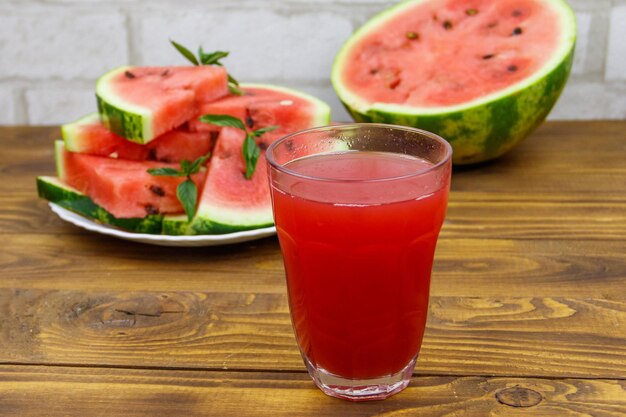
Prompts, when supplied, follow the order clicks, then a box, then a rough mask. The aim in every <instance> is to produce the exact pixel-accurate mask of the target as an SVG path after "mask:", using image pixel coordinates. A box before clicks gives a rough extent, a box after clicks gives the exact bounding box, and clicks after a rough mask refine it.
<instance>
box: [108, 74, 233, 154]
mask: <svg viewBox="0 0 626 417" xmlns="http://www.w3.org/2000/svg"><path fill="white" fill-rule="evenodd" d="M227 93H228V81H227V73H226V70H225V69H224V68H223V67H219V66H197V67H120V68H117V69H115V70H113V71H110V72H109V73H107V74H105V75H103V76H102V77H100V78H99V79H98V82H97V84H96V96H97V99H98V110H99V112H100V117H101V118H102V121H103V123H104V125H105V126H106V127H107V128H108V129H109V130H111V131H112V132H114V133H116V134H117V135H119V136H123V137H125V138H126V139H128V140H131V141H133V142H138V143H148V142H150V141H151V140H153V139H155V138H156V137H158V136H160V135H162V134H164V133H165V132H168V131H170V130H172V129H174V128H177V127H178V126H181V125H182V124H183V123H185V122H186V121H187V120H189V119H191V118H193V117H194V116H195V115H196V114H198V111H199V105H200V104H201V103H205V102H210V101H212V100H215V99H217V98H219V97H222V96H224V95H226V94H227Z"/></svg>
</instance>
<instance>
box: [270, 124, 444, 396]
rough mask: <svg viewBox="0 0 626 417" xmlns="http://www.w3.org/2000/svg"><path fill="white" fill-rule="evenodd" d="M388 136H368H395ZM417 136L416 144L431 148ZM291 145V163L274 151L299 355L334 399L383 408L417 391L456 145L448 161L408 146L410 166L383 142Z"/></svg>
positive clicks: (276, 202) (275, 193) (277, 214)
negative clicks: (412, 387)
mask: <svg viewBox="0 0 626 417" xmlns="http://www.w3.org/2000/svg"><path fill="white" fill-rule="evenodd" d="M349 126H350V125H348V126H342V127H341V128H339V129H340V130H341V129H348V128H349ZM354 126H357V128H356V129H364V128H362V127H358V126H361V125H354ZM381 126H382V125H378V127H376V125H374V126H371V125H368V127H367V129H369V130H370V131H372V130H376V129H381V130H383V131H385V129H390V128H389V127H384V126H382V127H381ZM327 129H332V130H333V131H336V130H337V129H338V128H337V127H332V128H327ZM394 129H396V128H394ZM317 130H318V131H319V130H320V129H317ZM322 130H323V129H322ZM313 131H316V129H313V130H311V131H309V132H313ZM402 132H403V135H401V136H402V137H403V138H404V137H405V136H406V138H405V139H406V140H409V139H408V138H409V137H410V136H411V135H407V134H406V132H407V130H402ZM416 132H417V133H415V132H409V133H412V134H413V135H414V136H419V137H420V138H422V137H426V139H423V140H432V139H431V137H430V136H424V135H425V133H423V132H420V131H416ZM303 134H304V135H306V134H307V132H306V131H305V132H304V133H303ZM309 134H310V133H309ZM338 136H340V137H341V134H339V135H338ZM432 136H434V135H432ZM289 138H290V137H287V138H284V139H282V140H281V141H285V140H286V141H287V142H285V143H288V142H289V140H290V139H289ZM293 139H295V140H296V142H297V139H298V136H297V134H296V135H295V136H293V137H292V139H291V140H292V145H291V146H288V145H285V146H284V149H283V151H284V152H285V153H290V154H291V157H293V159H292V160H290V157H285V156H284V155H283V156H280V155H278V154H279V153H280V150H281V145H280V143H277V144H276V145H273V146H272V147H271V148H270V149H269V150H268V154H269V155H268V161H269V162H270V164H271V166H272V169H271V170H270V179H271V185H272V187H271V188H272V197H273V207H274V218H275V222H276V226H277V231H278V238H279V241H280V246H281V250H282V253H283V258H284V264H285V271H286V275H287V287H288V295H289V305H290V311H291V316H292V321H293V325H294V329H295V333H296V337H297V340H298V344H299V346H300V350H301V352H302V355H303V358H304V360H305V363H306V364H307V366H308V368H309V371H310V373H311V376H312V377H313V379H314V380H315V382H316V383H317V385H318V386H320V388H322V390H324V392H326V393H327V394H330V395H333V396H338V397H341V398H347V399H352V400H358V399H371V398H374V399H379V398H385V397H387V396H388V395H391V394H393V393H394V392H397V391H399V390H401V389H402V388H404V387H405V386H406V384H408V380H409V378H410V375H411V373H412V370H413V365H414V361H415V358H416V356H417V353H418V351H419V348H420V345H421V341H422V336H423V333H424V325H425V322H426V316H427V311H428V292H429V285H430V273H431V268H432V262H433V256H434V251H435V245H436V242H437V236H438V234H439V230H440V228H441V225H442V223H443V220H444V216H445V211H446V204H447V196H448V189H449V183H450V182H449V181H450V161H449V155H450V151H449V145H447V143H445V144H444V143H439V142H437V144H438V145H439V147H440V149H439V151H440V152H433V149H432V148H429V147H428V146H406V144H405V145H403V146H400V148H401V149H402V150H403V151H404V152H406V151H407V150H412V152H410V153H411V154H408V155H407V154H406V153H399V152H398V151H397V150H396V148H397V145H398V143H396V144H393V143H392V144H386V145H385V144H384V141H385V139H384V136H383V137H382V138H381V139H378V140H374V142H375V143H371V142H372V135H371V134H370V135H368V141H367V142H368V143H360V145H359V144H358V143H359V141H358V136H357V137H356V139H355V137H351V138H350V139H349V143H348V142H346V141H344V140H341V139H340V140H338V141H333V140H330V141H326V140H321V139H320V138H317V140H310V141H309V142H308V143H295V145H294V143H293ZM415 140H417V139H415ZM441 141H443V140H441ZM279 142H280V141H279ZM305 142H306V141H305ZM313 143H316V144H317V145H313ZM320 143H321V144H322V146H320ZM381 144H383V145H382V146H381ZM307 145H308V148H309V149H313V152H307V151H306V149H307ZM365 145H368V146H365ZM288 148H290V149H288ZM351 148H356V149H351ZM370 148H371V149H373V150H368V149H370ZM419 149H424V150H427V151H428V152H426V153H427V154H428V155H425V156H428V158H426V157H422V156H421V155H419V152H417V150H419ZM429 149H430V150H429ZM316 151H321V152H316ZM429 152H430V153H429ZM433 153H434V154H437V153H439V154H441V155H435V156H438V158H437V157H434V156H433ZM303 154H304V155H303ZM446 158H447V159H446ZM372 381H374V382H372ZM381 381H382V382H381Z"/></svg>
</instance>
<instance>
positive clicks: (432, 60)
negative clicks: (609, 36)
mask: <svg viewBox="0 0 626 417" xmlns="http://www.w3.org/2000/svg"><path fill="white" fill-rule="evenodd" d="M575 39H576V20H575V17H574V14H573V12H572V10H571V9H570V7H569V6H568V5H567V4H566V3H565V2H564V1H562V0H497V1H493V0H409V1H405V2H401V3H400V4H398V5H396V6H394V7H392V8H390V9H388V10H386V11H384V12H383V13H381V14H380V15H378V16H376V17H374V18H373V19H371V20H370V21H369V22H367V23H366V24H365V25H364V26H363V27H361V28H360V29H359V30H358V31H357V32H356V33H355V34H354V35H353V36H352V37H351V38H350V39H349V40H348V42H347V43H346V44H345V45H344V47H343V48H342V49H341V51H340V52H339V53H338V55H337V58H336V60H335V64H334V66H333V71H332V83H333V86H334V88H335V90H336V92H337V94H338V95H339V98H340V99H341V101H342V102H343V103H344V104H345V106H346V107H347V109H348V110H349V112H350V113H351V114H352V116H353V117H354V119H355V120H357V121H365V122H384V123H393V124H402V125H408V126H414V127H419V128H423V129H426V130H430V131H433V132H435V133H438V134H439V135H441V136H443V137H444V138H446V139H448V140H449V141H450V142H451V144H452V146H453V148H454V162H455V163H457V164H463V163H475V162H481V161H484V160H488V159H493V158H496V157H498V156H500V155H502V154H503V153H505V152H507V151H508V150H510V149H511V148H512V147H514V146H515V145H516V144H517V143H519V142H520V141H521V140H522V139H524V138H525V137H526V136H527V135H528V134H530V132H532V131H533V130H534V129H535V127H536V126H537V125H538V124H539V123H541V122H542V121H543V120H544V119H545V117H546V116H547V114H548V113H549V111H550V110H551V109H552V107H553V105H554V104H555V102H556V100H557V99H558V97H559V95H560V93H561V91H562V89H563V87H564V85H565V83H566V81H567V78H568V76H569V72H570V69H571V66H572V58H573V50H574V44H575Z"/></svg>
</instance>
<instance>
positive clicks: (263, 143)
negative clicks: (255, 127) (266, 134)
mask: <svg viewBox="0 0 626 417" xmlns="http://www.w3.org/2000/svg"><path fill="white" fill-rule="evenodd" d="M259 148H260V149H261V150H262V151H264V150H266V149H267V143H265V142H259Z"/></svg>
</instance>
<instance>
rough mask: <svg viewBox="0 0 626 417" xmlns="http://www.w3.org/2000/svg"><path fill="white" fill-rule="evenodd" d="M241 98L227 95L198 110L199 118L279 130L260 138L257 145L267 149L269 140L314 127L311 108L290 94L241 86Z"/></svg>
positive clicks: (197, 126)
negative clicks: (220, 118)
mask: <svg viewBox="0 0 626 417" xmlns="http://www.w3.org/2000/svg"><path fill="white" fill-rule="evenodd" d="M242 90H243V91H244V92H245V94H244V95H243V96H236V95H229V96H227V97H225V98H222V99H220V100H216V101H214V102H212V103H206V104H203V105H202V106H201V107H200V115H203V114H227V115H229V116H233V117H237V118H239V119H241V120H243V121H244V123H245V124H246V127H247V128H248V129H249V130H251V131H252V130H257V129H260V128H263V127H267V126H272V125H274V126H279V128H278V129H276V130H275V131H272V132H269V133H267V134H265V135H263V138H262V139H261V141H260V143H259V145H260V146H261V147H263V144H265V145H269V143H271V142H272V141H273V140H275V139H277V138H279V137H281V136H284V135H286V134H289V133H293V132H296V131H298V130H301V129H305V128H308V127H311V126H312V125H314V123H312V117H313V116H312V115H315V114H316V113H315V111H314V110H313V109H314V104H312V103H311V101H310V100H308V101H307V100H304V99H303V98H301V97H298V96H296V95H293V94H289V93H287V92H285V91H281V90H279V89H273V88H271V87H269V86H268V87H265V88H264V87H262V86H255V87H249V86H245V85H243V86H242ZM189 129H190V130H192V131H198V132H210V131H219V128H218V127H217V126H214V125H211V124H207V123H203V122H200V121H199V120H197V119H194V120H190V121H189Z"/></svg>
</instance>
